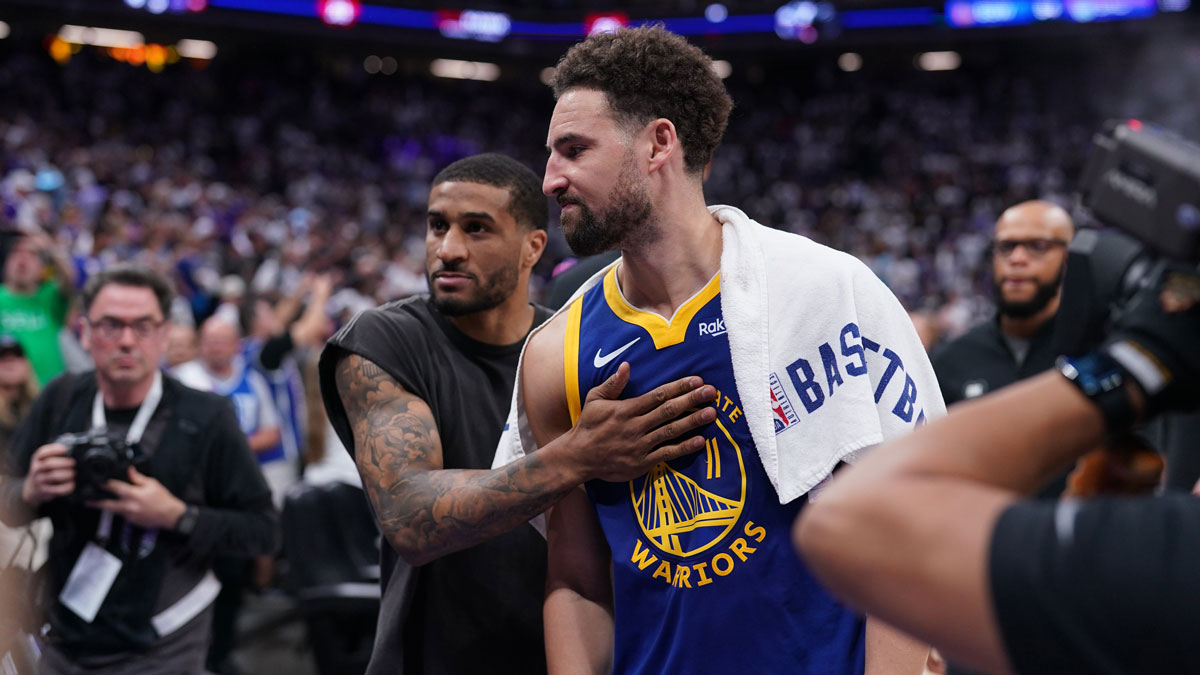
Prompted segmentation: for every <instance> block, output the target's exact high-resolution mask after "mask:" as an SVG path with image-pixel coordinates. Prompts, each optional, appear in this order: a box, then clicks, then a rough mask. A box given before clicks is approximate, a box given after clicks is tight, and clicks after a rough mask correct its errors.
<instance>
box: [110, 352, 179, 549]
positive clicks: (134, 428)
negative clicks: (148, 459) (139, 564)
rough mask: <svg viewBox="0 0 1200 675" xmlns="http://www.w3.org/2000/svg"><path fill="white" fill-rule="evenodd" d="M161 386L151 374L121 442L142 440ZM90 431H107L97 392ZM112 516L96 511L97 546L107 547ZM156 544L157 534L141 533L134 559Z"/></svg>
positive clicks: (159, 377) (159, 378) (126, 538)
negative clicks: (151, 378)
mask: <svg viewBox="0 0 1200 675" xmlns="http://www.w3.org/2000/svg"><path fill="white" fill-rule="evenodd" d="M162 395H163V385H162V371H161V370H157V369H156V370H155V371H154V382H153V383H152V384H151V385H150V391H149V392H147V393H146V398H144V399H142V404H141V405H140V406H138V410H137V413H136V414H135V415H134V416H133V423H132V424H130V425H129V431H127V432H126V433H125V442H127V443H129V445H134V444H135V443H138V442H139V441H141V440H142V434H144V433H146V427H147V426H149V425H150V418H151V417H154V411H155V410H158V404H159V403H160V402H161V401H162ZM92 428H93V429H107V428H108V419H107V417H106V416H105V414H104V395H103V394H102V393H101V392H100V391H99V390H97V391H96V398H95V399H93V400H92ZM112 525H113V514H112V511H105V510H101V511H100V522H99V523H97V524H96V539H97V540H98V541H99V543H100V545H101V546H107V545H108V540H109V537H111V536H112ZM129 534H130V527H129V524H128V523H126V524H125V531H124V536H123V537H122V541H123V542H125V548H126V549H128V541H129ZM157 540H158V530H157V529H150V530H146V531H145V532H143V533H142V538H141V541H139V542H138V558H145V557H146V556H148V555H150V552H151V551H153V550H154V544H155V543H156V542H157Z"/></svg>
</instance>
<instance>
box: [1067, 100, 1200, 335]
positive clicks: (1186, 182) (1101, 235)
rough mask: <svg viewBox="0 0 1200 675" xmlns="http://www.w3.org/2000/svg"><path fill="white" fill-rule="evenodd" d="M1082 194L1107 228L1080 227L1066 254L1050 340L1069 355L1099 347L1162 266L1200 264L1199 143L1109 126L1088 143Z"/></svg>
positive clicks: (1136, 127) (1145, 128)
mask: <svg viewBox="0 0 1200 675" xmlns="http://www.w3.org/2000/svg"><path fill="white" fill-rule="evenodd" d="M1079 192H1080V197H1081V199H1082V203H1083V206H1085V207H1087V209H1088V210H1089V211H1090V212H1091V213H1092V215H1094V216H1095V217H1096V219H1097V220H1099V221H1100V222H1101V223H1103V224H1104V225H1108V226H1110V227H1111V228H1112V229H1096V228H1086V229H1081V230H1080V231H1079V232H1077V233H1076V234H1075V237H1074V239H1072V241H1071V246H1070V248H1069V249H1068V259H1067V272H1066V276H1065V277H1064V279H1063V289H1062V301H1061V302H1060V304H1059V309H1058V313H1057V315H1056V316H1055V327H1054V340H1055V347H1056V349H1057V351H1058V353H1060V354H1067V355H1069V356H1079V355H1081V354H1083V353H1085V352H1088V351H1090V350H1092V349H1094V348H1096V347H1097V346H1099V345H1100V343H1101V342H1102V341H1103V340H1104V337H1105V335H1107V334H1108V331H1109V326H1110V322H1111V318H1112V317H1113V316H1114V315H1115V313H1118V312H1120V311H1121V308H1122V307H1124V305H1125V303H1126V302H1127V301H1128V300H1129V298H1131V297H1132V296H1133V294H1134V293H1136V292H1137V291H1138V289H1140V288H1141V287H1142V286H1144V285H1145V284H1146V283H1148V282H1149V281H1150V280H1151V279H1153V278H1154V276H1155V274H1156V271H1157V270H1158V269H1159V268H1160V267H1161V266H1162V265H1164V264H1166V263H1167V262H1168V261H1170V262H1174V263H1185V264H1186V265H1188V266H1196V265H1197V263H1200V146H1198V145H1196V144H1194V143H1192V142H1190V141H1188V140H1186V139H1184V138H1183V137H1181V136H1179V135H1177V134H1174V133H1171V132H1169V131H1166V130H1164V129H1160V128H1158V127H1155V126H1152V125H1149V124H1145V123H1142V122H1139V121H1137V120H1128V121H1126V122H1120V123H1116V122H1110V123H1109V124H1108V125H1106V129H1105V131H1103V132H1101V133H1099V134H1096V136H1095V137H1094V139H1093V144H1092V152H1091V155H1090V156H1089V158H1088V163H1087V165H1086V166H1085V168H1084V171H1083V176H1082V178H1081V179H1080V186H1079ZM1197 274H1198V275H1200V268H1198V269H1197Z"/></svg>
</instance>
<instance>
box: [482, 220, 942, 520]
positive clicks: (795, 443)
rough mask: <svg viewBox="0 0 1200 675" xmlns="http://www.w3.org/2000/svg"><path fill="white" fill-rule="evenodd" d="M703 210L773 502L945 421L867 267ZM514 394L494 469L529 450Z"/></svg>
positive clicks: (901, 324) (897, 317)
mask: <svg viewBox="0 0 1200 675" xmlns="http://www.w3.org/2000/svg"><path fill="white" fill-rule="evenodd" d="M709 211H710V212H712V214H713V215H714V216H715V217H716V218H717V219H718V220H719V221H721V223H722V224H723V228H722V246H723V248H722V252H721V311H722V313H723V314H724V318H725V326H726V327H727V329H728V331H729V349H730V354H731V358H732V360H733V374H734V381H735V383H736V385H737V393H738V396H739V397H740V398H741V403H742V408H743V410H744V411H745V415H746V421H747V423H748V425H749V428H750V433H751V436H752V437H753V438H754V444H755V447H756V448H757V449H758V454H759V456H760V457H761V458H762V465H763V469H764V470H765V471H766V473H767V476H768V478H769V479H770V481H771V484H772V485H773V486H775V491H776V493H777V494H778V496H779V501H780V503H787V502H790V501H792V500H793V499H796V498H797V497H800V496H801V495H804V494H806V493H807V492H808V491H809V490H811V489H812V488H813V487H815V486H816V485H817V484H818V483H820V482H821V481H822V480H824V479H825V478H826V477H828V476H829V474H830V473H831V472H832V471H833V469H834V468H835V467H836V466H837V465H838V463H839V462H842V461H845V462H853V461H854V460H855V459H856V457H857V455H858V454H859V453H860V451H861V450H863V449H864V448H866V447H868V446H871V445H875V444H877V443H880V442H881V441H884V440H886V439H889V438H893V437H895V436H898V435H900V434H903V433H905V432H908V431H910V430H912V428H913V427H914V426H916V425H917V424H921V423H923V422H924V421H925V420H927V419H930V418H933V417H938V416H941V415H943V414H945V411H946V407H945V404H944V403H943V401H942V396H941V392H940V390H939V389H938V386H937V380H936V379H935V377H934V374H933V367H932V366H931V365H930V364H929V359H928V357H927V356H926V354H925V350H924V348H923V347H922V345H921V341H920V338H918V337H917V332H916V330H915V329H914V328H913V325H912V322H911V321H910V319H909V318H908V314H907V312H905V311H904V308H903V307H901V306H900V303H899V301H897V300H896V298H895V296H893V295H892V293H891V291H889V290H888V289H887V287H886V286H884V284H883V282H882V281H880V280H879V278H878V277H876V276H875V274H874V273H873V272H871V270H870V269H869V268H867V266H866V265H864V264H863V263H862V262H861V261H859V260H858V259H857V258H854V257H853V256H850V255H847V254H845V253H842V252H839V251H835V250H834V249H831V248H828V247H826V246H822V245H820V244H817V243H816V242H813V241H812V240H810V239H807V238H806V237H802V236H799V235H794V234H789V233H787V232H781V231H779V230H773V229H770V228H767V227H764V226H762V225H760V224H758V223H757V222H755V221H753V220H750V219H749V218H748V217H747V216H746V214H744V213H742V211H740V210H738V209H736V208H734V207H732V206H710V207H709ZM618 262H619V261H618ZM613 264H614V265H615V264H617V263H613ZM610 267H611V266H610ZM607 270H608V268H605V269H604V270H601V271H600V272H598V273H596V274H595V275H594V276H592V278H591V279H589V280H588V281H587V282H586V283H585V284H584V285H583V286H582V287H581V288H580V289H579V290H578V291H577V292H576V293H575V297H578V296H579V295H581V294H583V293H584V292H586V291H587V290H588V289H589V288H591V287H592V286H594V285H596V284H597V283H600V282H601V280H602V279H603V277H604V274H605V272H606V271H607ZM566 306H570V303H568V304H567V305H566ZM564 309H565V307H564ZM521 358H522V360H523V359H524V352H522V355H521ZM520 392H521V379H520V367H518V371H517V385H516V387H515V388H514V391H513V404H512V407H511V409H510V410H509V416H508V421H507V424H506V425H505V430H504V434H503V435H502V436H501V438H500V444H499V447H498V448H497V450H496V457H495V460H494V461H493V464H492V466H493V467H499V466H503V465H505V464H508V463H509V462H512V461H514V460H516V459H519V458H520V457H522V456H524V455H525V454H526V452H531V451H533V450H534V449H535V448H536V444H535V443H534V442H533V437H532V434H531V433H530V431H529V427H528V421H527V420H526V417H525V411H524V399H523V397H522V396H521V395H520ZM584 393H586V392H581V394H584ZM540 518H541V517H539V520H540ZM535 526H536V527H538V528H539V529H542V527H541V523H535Z"/></svg>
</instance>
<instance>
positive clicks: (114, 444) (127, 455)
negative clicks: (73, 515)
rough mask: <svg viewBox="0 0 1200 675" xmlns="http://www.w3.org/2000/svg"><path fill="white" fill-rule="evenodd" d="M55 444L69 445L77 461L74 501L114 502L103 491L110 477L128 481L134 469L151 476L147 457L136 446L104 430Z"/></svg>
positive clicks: (60, 439)
mask: <svg viewBox="0 0 1200 675" xmlns="http://www.w3.org/2000/svg"><path fill="white" fill-rule="evenodd" d="M56 442H58V443H62V444H63V445H65V446H67V449H68V450H69V456H70V457H71V458H72V459H74V460H75V491H74V492H72V493H71V497H70V498H71V499H72V500H73V501H76V502H90V501H96V500H99V499H112V498H113V497H114V495H113V494H112V493H111V492H109V491H108V490H106V489H104V483H105V482H107V481H108V479H110V478H115V479H117V480H122V481H126V482H128V481H129V467H131V466H132V467H134V468H136V469H137V470H138V471H140V472H141V473H149V471H148V468H149V467H148V466H147V464H148V462H147V459H148V458H147V457H146V456H145V455H144V454H143V453H142V451H141V448H140V447H139V446H138V445H137V444H136V443H135V444H130V443H129V442H127V441H126V440H125V438H124V437H121V436H117V435H114V434H110V433H108V432H107V431H106V430H104V429H92V430H91V431H85V432H83V433H78V434H63V435H62V436H59V437H58V438H57V439H56Z"/></svg>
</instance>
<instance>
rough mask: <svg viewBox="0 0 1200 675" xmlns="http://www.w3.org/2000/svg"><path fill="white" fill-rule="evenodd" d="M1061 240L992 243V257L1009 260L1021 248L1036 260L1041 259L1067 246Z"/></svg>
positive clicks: (1011, 240)
mask: <svg viewBox="0 0 1200 675" xmlns="http://www.w3.org/2000/svg"><path fill="white" fill-rule="evenodd" d="M1066 245H1067V242H1065V241H1062V240H1061V239H1003V240H999V241H994V242H992V255H995V256H996V257H998V258H1008V257H1010V256H1012V254H1013V253H1015V252H1016V250H1017V247H1018V246H1020V247H1022V248H1024V249H1025V252H1026V253H1028V254H1029V255H1031V256H1033V257H1034V258H1040V257H1042V256H1044V255H1046V254H1047V253H1049V252H1050V250H1051V249H1055V248H1058V247H1059V246H1066Z"/></svg>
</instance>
